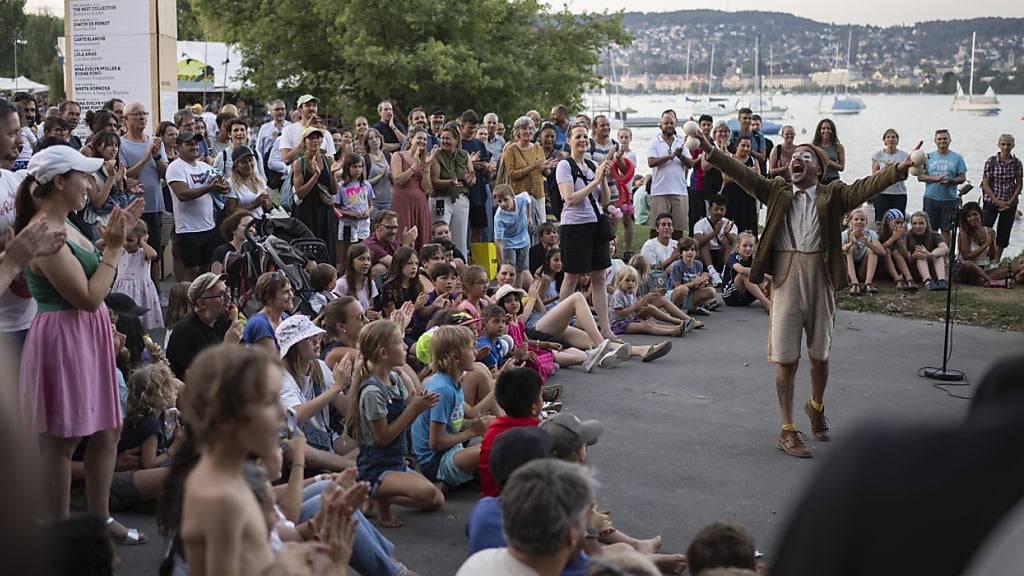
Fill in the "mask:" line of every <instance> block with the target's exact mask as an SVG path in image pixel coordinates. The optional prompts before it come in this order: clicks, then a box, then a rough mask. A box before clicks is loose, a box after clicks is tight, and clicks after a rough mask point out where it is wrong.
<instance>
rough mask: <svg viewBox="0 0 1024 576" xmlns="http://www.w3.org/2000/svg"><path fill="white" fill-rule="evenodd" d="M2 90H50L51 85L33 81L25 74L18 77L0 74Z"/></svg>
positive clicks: (0, 87) (0, 88)
mask: <svg viewBox="0 0 1024 576" xmlns="http://www.w3.org/2000/svg"><path fill="white" fill-rule="evenodd" d="M0 90H2V91H4V92H49V91H50V87H49V86H47V85H46V84H40V83H39V82H33V81H32V80H29V79H28V78H25V77H24V76H18V77H17V78H4V77H2V76H0Z"/></svg>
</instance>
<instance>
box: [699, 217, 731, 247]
mask: <svg viewBox="0 0 1024 576" xmlns="http://www.w3.org/2000/svg"><path fill="white" fill-rule="evenodd" d="M729 224H732V220H729V219H728V218H722V231H721V232H719V233H718V235H717V236H715V237H714V238H712V239H711V240H710V241H708V246H709V247H710V248H711V249H712V250H720V249H721V248H722V245H721V243H719V240H723V239H725V230H726V229H727V228H728V227H729ZM735 228H736V227H735V226H733V232H735ZM714 231H715V225H714V224H712V223H711V219H710V218H708V217H707V216H705V217H703V218H701V219H700V220H699V221H698V222H697V223H696V224H694V225H693V233H694V234H695V235H696V234H711V233H712V232H714Z"/></svg>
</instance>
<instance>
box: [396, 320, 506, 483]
mask: <svg viewBox="0 0 1024 576" xmlns="http://www.w3.org/2000/svg"><path fill="white" fill-rule="evenodd" d="M475 340H476V336H475V335H474V334H473V331H472V330H470V329H469V328H466V327H463V326H440V327H438V329H437V331H436V332H435V333H434V335H433V338H432V339H431V340H430V355H431V363H430V367H431V368H432V369H433V371H434V374H433V375H432V376H430V377H429V378H427V380H426V382H424V386H425V387H426V389H427V390H428V391H429V392H433V393H436V394H438V396H439V401H438V403H437V405H436V406H434V407H433V408H431V409H430V410H428V411H427V412H424V413H422V414H420V415H419V416H418V417H417V418H416V421H415V423H413V426H412V446H413V452H414V453H415V454H416V460H417V461H418V462H419V466H420V470H421V471H422V472H423V475H424V476H426V477H427V478H429V479H431V480H432V481H434V482H443V483H444V484H446V485H447V486H450V487H457V486H461V485H463V484H466V483H467V482H469V481H470V480H472V478H473V474H474V473H476V471H477V468H478V467H479V466H480V446H479V445H477V446H471V447H469V448H465V447H463V443H464V442H466V441H467V440H471V439H473V438H476V437H478V436H483V435H484V433H485V432H486V431H487V426H488V425H489V424H490V423H491V420H493V417H491V416H486V415H483V413H482V410H483V407H482V406H481V404H484V402H481V403H480V404H478V405H477V406H470V405H469V404H467V403H466V402H465V400H464V398H465V397H464V396H463V392H462V386H461V385H460V384H459V380H460V379H461V378H462V375H463V373H465V372H466V371H467V370H473V368H474V364H475V356H476V355H475V353H474V349H473V343H474V341H475ZM488 400H489V402H490V403H493V402H494V394H493V392H492V393H491V394H490V395H489V399H488Z"/></svg>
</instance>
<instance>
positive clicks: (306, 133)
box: [302, 126, 327, 140]
mask: <svg viewBox="0 0 1024 576" xmlns="http://www.w3.org/2000/svg"><path fill="white" fill-rule="evenodd" d="M314 132H319V133H320V137H321V138H326V137H327V134H326V133H325V132H324V129H323V128H318V127H316V126H307V127H306V129H305V130H303V131H302V139H303V140H305V139H306V138H309V135H310V134H312V133H314Z"/></svg>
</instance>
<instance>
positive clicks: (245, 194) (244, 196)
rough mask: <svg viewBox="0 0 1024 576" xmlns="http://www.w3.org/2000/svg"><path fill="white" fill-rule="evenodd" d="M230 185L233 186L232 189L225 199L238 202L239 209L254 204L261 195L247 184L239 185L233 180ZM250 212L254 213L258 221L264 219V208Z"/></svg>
mask: <svg viewBox="0 0 1024 576" xmlns="http://www.w3.org/2000/svg"><path fill="white" fill-rule="evenodd" d="M229 183H230V184H231V189H230V190H228V193H227V194H225V195H224V197H225V198H234V199H235V200H238V207H239V208H241V207H242V206H245V205H246V204H248V203H249V202H252V201H253V200H255V199H256V197H257V196H259V194H257V193H256V192H253V190H252V189H251V188H249V187H248V186H247V185H245V184H238V183H236V182H235V181H233V180H231V181H229ZM250 212H252V217H253V218H255V219H257V220H259V219H261V218H263V208H262V207H256V208H253V209H252V210H250Z"/></svg>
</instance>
